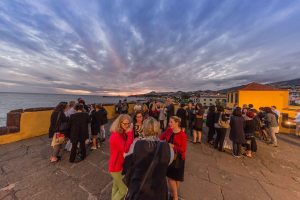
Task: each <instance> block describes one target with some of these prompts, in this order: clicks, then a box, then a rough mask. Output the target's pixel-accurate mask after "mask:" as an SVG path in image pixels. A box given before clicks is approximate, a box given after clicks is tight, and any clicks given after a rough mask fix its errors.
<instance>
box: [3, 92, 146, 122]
mask: <svg viewBox="0 0 300 200" xmlns="http://www.w3.org/2000/svg"><path fill="white" fill-rule="evenodd" d="M79 97H81V98H83V99H84V100H85V102H86V103H87V104H92V103H114V104H115V103H117V102H118V101H119V100H123V99H124V98H125V97H103V96H90V95H66V94H27V93H2V92H0V127H1V126H5V125H6V114H7V113H8V112H9V111H11V110H16V109H26V108H36V107H55V106H56V105H57V104H58V103H59V102H60V101H67V102H68V101H72V100H74V101H77V99H78V98H79ZM126 98H127V101H137V100H143V98H135V97H126Z"/></svg>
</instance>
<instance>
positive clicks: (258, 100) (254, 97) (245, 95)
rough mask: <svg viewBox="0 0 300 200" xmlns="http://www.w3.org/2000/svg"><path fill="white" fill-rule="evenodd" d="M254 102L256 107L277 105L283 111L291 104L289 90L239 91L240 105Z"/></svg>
mask: <svg viewBox="0 0 300 200" xmlns="http://www.w3.org/2000/svg"><path fill="white" fill-rule="evenodd" d="M244 104H253V105H254V108H256V109H258V108H259V107H270V106H273V105H274V106H276V107H277V109H278V110H280V111H282V110H283V109H284V108H288V106H289V92H288V91H239V100H238V105H239V106H243V105H244Z"/></svg>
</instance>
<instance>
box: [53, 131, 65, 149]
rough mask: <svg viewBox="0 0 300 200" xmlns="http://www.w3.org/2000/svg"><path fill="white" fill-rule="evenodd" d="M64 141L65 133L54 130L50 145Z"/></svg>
mask: <svg viewBox="0 0 300 200" xmlns="http://www.w3.org/2000/svg"><path fill="white" fill-rule="evenodd" d="M64 142H65V135H64V134H63V133H59V132H56V133H54V136H53V138H52V142H51V146H52V147H54V146H56V145H60V144H63V143H64Z"/></svg>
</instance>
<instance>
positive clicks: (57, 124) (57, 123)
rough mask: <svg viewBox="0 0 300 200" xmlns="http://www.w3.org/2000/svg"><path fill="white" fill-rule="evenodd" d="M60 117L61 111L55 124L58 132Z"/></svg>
mask: <svg viewBox="0 0 300 200" xmlns="http://www.w3.org/2000/svg"><path fill="white" fill-rule="evenodd" d="M60 115H61V111H59V112H58V114H57V118H56V123H55V130H56V131H59V118H60Z"/></svg>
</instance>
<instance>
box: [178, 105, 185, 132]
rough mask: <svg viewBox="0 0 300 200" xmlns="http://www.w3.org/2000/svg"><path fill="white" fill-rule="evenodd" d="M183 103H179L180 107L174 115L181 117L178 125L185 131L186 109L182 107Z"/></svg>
mask: <svg viewBox="0 0 300 200" xmlns="http://www.w3.org/2000/svg"><path fill="white" fill-rule="evenodd" d="M184 106H185V105H184V103H182V104H180V108H179V109H178V110H177V112H176V116H177V117H179V118H180V119H181V123H180V127H181V129H182V131H184V132H185V129H186V126H187V115H188V113H187V111H186V110H185V109H184Z"/></svg>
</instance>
